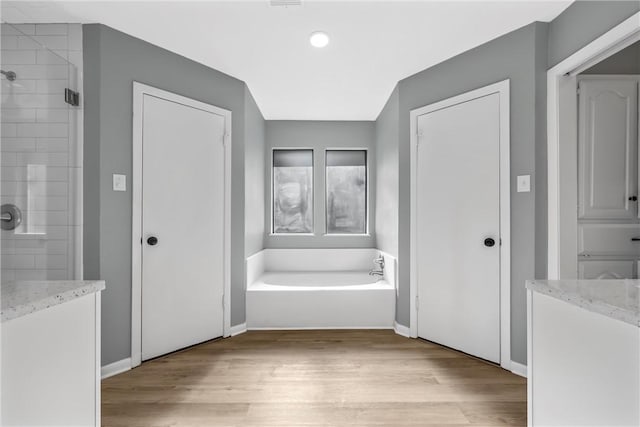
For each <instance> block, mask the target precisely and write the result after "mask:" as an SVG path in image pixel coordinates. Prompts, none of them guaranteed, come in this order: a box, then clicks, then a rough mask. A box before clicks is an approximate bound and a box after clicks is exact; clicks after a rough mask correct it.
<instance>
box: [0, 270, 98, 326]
mask: <svg viewBox="0 0 640 427" xmlns="http://www.w3.org/2000/svg"><path fill="white" fill-rule="evenodd" d="M104 287H105V283H104V280H87V281H82V280H68V281H62V280H61V281H50V280H47V281H33V282H26V281H25V282H7V283H3V284H2V322H6V321H8V320H11V319H15V318H17V317H22V316H24V315H27V314H30V313H33V312H36V311H40V310H44V309H46V308H49V307H53V306H54V305H58V304H63V303H65V302H68V301H72V300H74V299H76V298H80V297H82V296H85V295H89V294H93V293H96V292H100V291H101V290H103V289H104Z"/></svg>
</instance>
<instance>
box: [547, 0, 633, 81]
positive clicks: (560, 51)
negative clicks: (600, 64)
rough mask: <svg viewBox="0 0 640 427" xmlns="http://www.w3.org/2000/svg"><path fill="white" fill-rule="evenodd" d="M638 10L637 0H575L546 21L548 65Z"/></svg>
mask: <svg viewBox="0 0 640 427" xmlns="http://www.w3.org/2000/svg"><path fill="white" fill-rule="evenodd" d="M638 11H640V1H638V0H627V1H576V2H574V3H573V4H571V6H569V7H568V8H567V9H565V10H564V12H562V13H561V14H560V15H558V16H557V17H556V19H554V20H553V21H551V22H550V24H549V44H548V56H547V57H548V67H549V68H551V67H553V66H554V65H556V64H558V63H559V62H560V61H562V60H563V59H565V58H567V57H568V56H570V55H571V54H572V53H574V52H576V51H578V50H579V49H581V48H582V47H584V46H586V45H587V44H588V43H589V42H591V41H593V40H594V39H596V38H597V37H599V36H600V35H602V34H604V33H606V32H607V31H608V30H610V29H611V28H613V27H614V26H616V25H618V24H619V23H620V22H622V21H624V20H625V19H627V18H629V17H630V16H631V15H633V14H634V13H636V12H638ZM638 25H639V26H640V20H639V22H638Z"/></svg>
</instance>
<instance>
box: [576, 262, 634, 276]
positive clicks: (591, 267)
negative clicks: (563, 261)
mask: <svg viewBox="0 0 640 427" xmlns="http://www.w3.org/2000/svg"><path fill="white" fill-rule="evenodd" d="M635 264H636V261H580V262H579V263H578V273H579V278H580V279H589V280H590V279H634V278H635V271H634V267H635Z"/></svg>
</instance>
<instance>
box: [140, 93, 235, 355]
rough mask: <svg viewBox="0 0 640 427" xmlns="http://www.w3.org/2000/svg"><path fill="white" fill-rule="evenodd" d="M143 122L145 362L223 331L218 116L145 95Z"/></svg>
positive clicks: (221, 162) (221, 164) (221, 149)
mask: <svg viewBox="0 0 640 427" xmlns="http://www.w3.org/2000/svg"><path fill="white" fill-rule="evenodd" d="M143 120H144V123H143V172H142V175H143V178H142V181H143V182H142V188H143V190H142V193H143V195H142V200H143V202H142V204H143V206H142V236H143V242H142V245H143V251H142V359H143V360H146V359H150V358H153V357H156V356H159V355H162V354H165V353H169V352H172V351H175V350H177V349H180V348H183V347H187V346H190V345H193V344H197V343H200V342H203V341H206V340H209V339H212V338H216V337H219V336H222V334H223V305H222V298H223V293H224V286H223V279H224V262H223V259H224V257H223V255H224V252H223V248H224V238H223V237H224V158H225V156H224V145H223V135H224V132H225V118H224V117H223V116H220V115H217V114H215V113H212V112H209V111H204V110H201V109H198V108H194V107H192V106H188V105H184V104H182V103H178V102H174V101H171V100H168V99H163V98H159V97H155V96H151V95H148V94H145V95H144V104H143ZM154 239H156V240H154Z"/></svg>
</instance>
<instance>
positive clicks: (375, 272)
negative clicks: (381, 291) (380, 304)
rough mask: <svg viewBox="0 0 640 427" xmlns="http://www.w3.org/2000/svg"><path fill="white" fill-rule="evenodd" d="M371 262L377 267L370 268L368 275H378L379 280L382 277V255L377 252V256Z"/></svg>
mask: <svg viewBox="0 0 640 427" xmlns="http://www.w3.org/2000/svg"><path fill="white" fill-rule="evenodd" d="M373 263H374V264H375V265H377V266H378V267H377V268H374V269H373V270H371V271H370V272H369V276H378V280H380V279H382V278H383V277H384V257H383V256H382V254H379V255H378V258H376V259H374V260H373Z"/></svg>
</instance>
